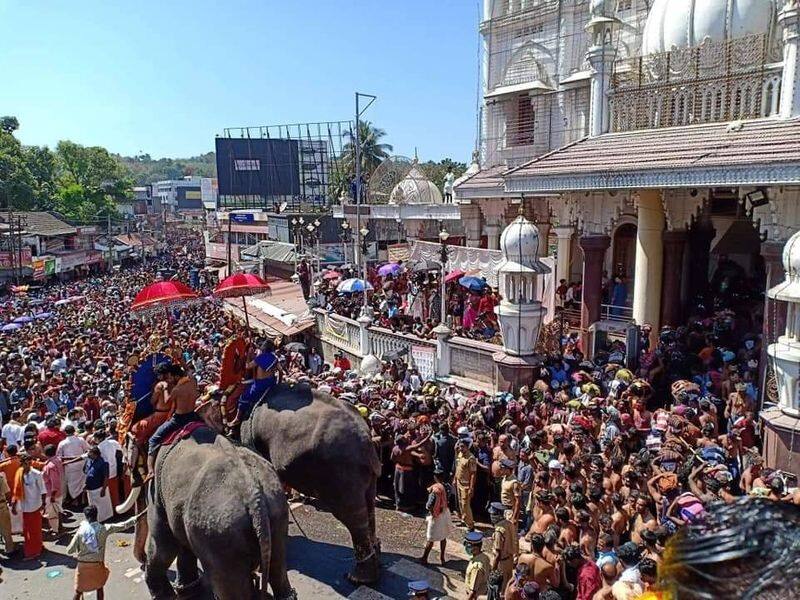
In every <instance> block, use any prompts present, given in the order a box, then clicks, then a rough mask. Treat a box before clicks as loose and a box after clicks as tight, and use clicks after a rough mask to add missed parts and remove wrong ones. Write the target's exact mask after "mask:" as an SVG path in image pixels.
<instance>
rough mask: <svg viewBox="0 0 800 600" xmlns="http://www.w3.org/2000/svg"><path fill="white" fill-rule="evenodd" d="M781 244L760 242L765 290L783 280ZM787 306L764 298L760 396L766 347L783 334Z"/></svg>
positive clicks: (764, 374)
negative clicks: (765, 274) (764, 272)
mask: <svg viewBox="0 0 800 600" xmlns="http://www.w3.org/2000/svg"><path fill="white" fill-rule="evenodd" d="M783 246H784V243H783V242H773V241H769V242H764V243H763V244H761V256H763V257H764V267H765V269H766V272H767V281H766V287H765V289H767V290H771V289H772V288H774V287H775V286H776V285H778V284H779V283H781V282H782V281H783V278H784V274H785V271H784V268H783ZM787 306H788V305H787V303H786V302H780V301H778V300H774V299H772V298H770V297H768V296H767V297H765V298H764V322H763V323H762V325H761V329H762V333H763V336H762V339H763V342H762V347H761V360H759V369H758V371H759V373H758V380H759V390H761V396H762V398H764V397H765V396H764V392H765V384H766V378H767V365H768V364H769V356H768V355H767V348H768V347H769V345H770V344H771V343H774V342H776V341H778V338H779V337H780V336H781V335H783V332H784V330H785V329H786V309H787Z"/></svg>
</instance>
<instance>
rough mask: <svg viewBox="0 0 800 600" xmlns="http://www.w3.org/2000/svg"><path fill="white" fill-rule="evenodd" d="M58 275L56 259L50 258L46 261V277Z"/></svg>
mask: <svg viewBox="0 0 800 600" xmlns="http://www.w3.org/2000/svg"><path fill="white" fill-rule="evenodd" d="M55 274H56V259H55V258H48V259H46V260H45V261H44V276H45V277H50V275H55Z"/></svg>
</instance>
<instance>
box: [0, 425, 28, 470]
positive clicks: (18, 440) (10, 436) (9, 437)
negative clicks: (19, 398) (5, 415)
mask: <svg viewBox="0 0 800 600" xmlns="http://www.w3.org/2000/svg"><path fill="white" fill-rule="evenodd" d="M19 419H20V412H19V411H18V410H15V411H13V412H12V413H11V420H10V421H9V422H8V423H6V424H5V425H3V429H2V437H3V438H5V440H6V445H8V446H16V447H17V448H22V442H23V440H24V439H25V428H24V427H23V426H22V423H20V422H19ZM9 485H11V483H9Z"/></svg>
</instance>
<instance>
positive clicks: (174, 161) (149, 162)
mask: <svg viewBox="0 0 800 600" xmlns="http://www.w3.org/2000/svg"><path fill="white" fill-rule="evenodd" d="M114 158H116V159H117V161H119V162H120V163H121V164H122V165H124V166H125V167H126V168H127V169H128V170H129V171H130V172H131V173H132V175H133V180H134V182H135V185H145V184H148V183H155V182H156V181H163V180H165V179H181V178H183V177H185V176H187V175H194V176H197V177H216V176H217V159H216V155H215V154H214V153H213V152H207V153H206V154H201V155H200V156H193V157H191V158H159V159H158V160H154V159H153V158H151V157H150V155H149V154H140V155H139V156H119V155H115V156H114Z"/></svg>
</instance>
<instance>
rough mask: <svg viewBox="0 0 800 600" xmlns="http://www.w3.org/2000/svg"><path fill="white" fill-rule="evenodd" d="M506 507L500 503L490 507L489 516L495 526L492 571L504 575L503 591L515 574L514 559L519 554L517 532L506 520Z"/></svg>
mask: <svg viewBox="0 0 800 600" xmlns="http://www.w3.org/2000/svg"><path fill="white" fill-rule="evenodd" d="M506 510H507V508H506V506H504V505H503V504H501V503H500V502H492V503H491V504H490V505H489V516H490V518H491V519H492V525H494V533H493V534H492V571H500V573H501V574H502V575H503V583H502V584H501V586H500V589H501V590H505V589H506V586H507V585H508V582H509V581H511V576H512V575H513V573H514V558H515V557H516V556H517V555H518V554H519V540H518V539H517V530H516V527H514V526H513V525H512V524H511V521H509V520H508V519H506Z"/></svg>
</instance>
